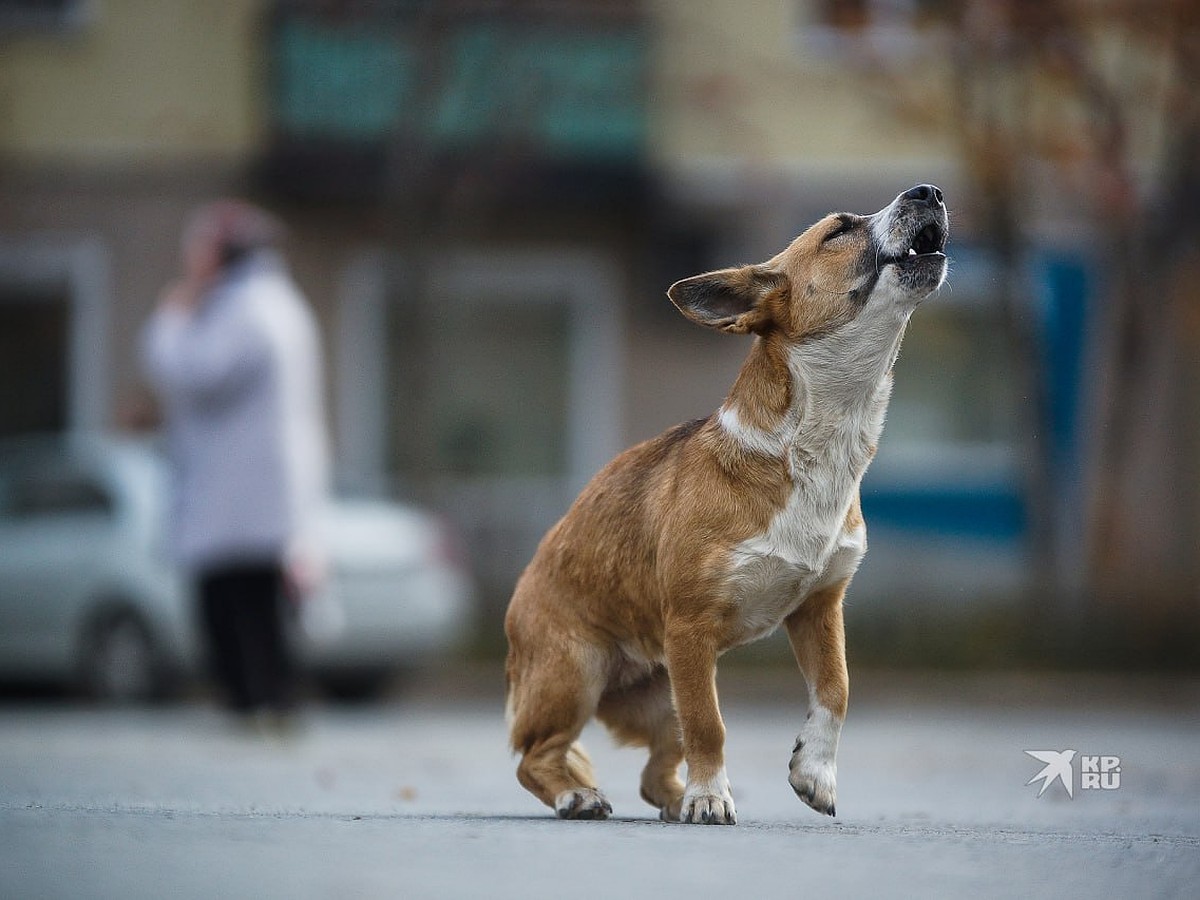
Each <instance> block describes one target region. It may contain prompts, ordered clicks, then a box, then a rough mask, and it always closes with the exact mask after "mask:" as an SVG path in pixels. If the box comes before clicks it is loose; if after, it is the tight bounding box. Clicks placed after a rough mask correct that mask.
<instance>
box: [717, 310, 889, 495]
mask: <svg viewBox="0 0 1200 900" xmlns="http://www.w3.org/2000/svg"><path fill="white" fill-rule="evenodd" d="M907 322H908V315H907V314H906V313H904V312H903V311H899V310H897V311H894V312H892V311H887V312H886V314H876V315H866V314H864V315H861V316H859V317H858V318H856V319H855V320H853V321H851V322H849V323H847V324H845V325H843V326H842V327H840V328H838V329H836V330H835V331H833V332H831V333H829V334H826V335H821V336H818V337H814V338H810V339H809V340H806V341H804V342H802V343H800V344H789V343H787V342H786V341H784V340H782V339H781V338H780V337H779V336H777V335H768V336H766V337H758V338H756V339H755V342H754V346H753V348H752V349H751V351H750V355H749V356H748V358H747V359H746V362H745V363H744V364H743V366H742V370H741V372H740V373H739V374H738V378H737V381H736V382H735V383H734V386H733V389H732V390H731V391H730V394H729V396H728V398H727V399H726V401H725V403H724V405H723V406H722V407H721V410H720V414H719V415H720V422H721V424H722V426H723V427H724V429H725V430H726V432H728V433H729V434H730V435H731V436H732V437H734V438H735V439H736V440H738V441H739V442H740V443H741V444H742V445H743V446H745V447H747V448H748V449H751V450H753V451H756V452H759V453H765V454H768V455H772V456H783V457H785V458H787V459H788V460H789V463H790V466H789V467H790V468H791V469H792V474H793V477H795V476H796V475H797V474H799V473H798V472H796V467H797V465H798V464H803V463H804V461H805V460H807V461H808V462H809V463H810V464H816V465H817V466H818V467H820V468H826V467H824V466H821V465H820V464H821V463H822V462H824V461H826V460H828V461H829V462H830V463H832V465H831V466H829V467H828V469H827V471H836V472H840V473H845V475H847V476H848V477H849V479H850V480H851V481H852V482H854V483H857V482H858V481H859V480H860V479H861V478H862V475H863V473H864V472H865V471H866V467H867V465H868V463H869V462H870V460H871V457H872V456H873V455H874V452H875V445H876V443H877V441H878V440H879V435H880V432H881V431H882V430H883V419H884V413H885V412H886V410H887V403H888V399H889V398H890V396H891V385H892V379H891V370H892V366H893V365H894V364H895V361H896V357H897V356H898V354H899V351H900V341H901V338H902V337H903V335H904V329H905V326H906V325H907ZM839 463H840V464H839ZM847 463H848V464H849V465H848V466H847ZM803 467H804V468H808V465H803Z"/></svg>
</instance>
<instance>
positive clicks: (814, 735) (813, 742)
mask: <svg viewBox="0 0 1200 900" xmlns="http://www.w3.org/2000/svg"><path fill="white" fill-rule="evenodd" d="M841 733H842V720H841V719H839V718H838V717H837V716H835V715H834V714H833V713H832V712H830V711H829V710H828V709H826V708H825V707H823V706H821V705H820V704H813V706H812V708H811V710H810V711H809V715H808V719H806V720H805V722H804V724H803V725H802V726H801V727H800V735H799V737H797V738H796V749H795V751H794V752H793V753H792V761H791V763H790V764H789V766H788V783H789V784H791V786H792V789H793V790H794V791H795V792H796V794H797V795H798V796H799V797H800V799H801V800H803V801H804V802H805V803H807V804H808V805H809V806H811V807H812V808H813V809H815V810H816V811H817V812H822V813H825V814H827V815H834V813H835V811H836V806H835V804H836V802H837V748H838V739H839V738H840V736H841Z"/></svg>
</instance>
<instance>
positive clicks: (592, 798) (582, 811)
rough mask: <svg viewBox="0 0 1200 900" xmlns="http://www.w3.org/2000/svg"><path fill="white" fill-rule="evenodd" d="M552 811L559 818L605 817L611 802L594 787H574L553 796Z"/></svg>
mask: <svg viewBox="0 0 1200 900" xmlns="http://www.w3.org/2000/svg"><path fill="white" fill-rule="evenodd" d="M554 811H555V812H556V813H558V817H559V818H560V819H607V818H608V817H609V816H611V815H612V804H611V803H609V802H608V801H607V800H605V799H604V795H603V794H602V793H600V792H599V791H598V790H596V789H595V788H575V789H574V790H571V791H563V792H562V793H561V794H559V795H558V796H557V797H555V798H554Z"/></svg>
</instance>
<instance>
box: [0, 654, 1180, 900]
mask: <svg viewBox="0 0 1200 900" xmlns="http://www.w3.org/2000/svg"><path fill="white" fill-rule="evenodd" d="M485 676H486V677H485V680H484V681H483V682H482V685H483V686H482V687H476V686H474V685H469V686H467V687H466V688H462V687H460V686H459V684H458V683H457V682H454V681H451V680H448V679H447V678H441V679H434V680H433V681H432V682H430V683H428V684H426V686H425V687H424V688H423V689H421V690H418V691H417V692H416V693H415V694H414V695H412V696H409V697H408V698H406V699H401V700H399V701H394V702H389V703H387V704H384V705H381V706H376V707H362V708H334V707H325V708H316V709H314V710H312V711H311V712H310V713H309V715H308V717H307V724H306V727H305V729H304V731H303V733H302V734H301V735H299V736H297V737H294V738H292V739H288V740H283V741H280V740H275V739H272V740H263V739H261V738H258V737H255V736H252V735H249V734H246V733H243V732H240V731H237V730H236V729H233V728H231V727H230V725H229V723H228V722H227V721H226V720H225V719H224V718H223V717H221V716H220V715H219V714H218V713H217V712H215V711H214V710H211V709H209V708H207V707H205V706H202V705H194V704H193V705H184V706H179V707H169V708H164V709H148V710H123V711H105V710H95V709H85V708H77V707H72V706H70V705H61V704H28V703H26V704H11V703H10V704H9V705H7V706H3V707H0V896H3V897H20V898H36V897H114V898H117V897H120V898H130V897H160V896H171V897H336V898H339V900H342V898H350V897H415V898H425V897H430V898H442V897H479V896H488V897H521V898H524V897H531V896H538V895H547V894H552V895H561V894H568V895H579V896H601V895H611V896H617V897H651V896H653V897H674V896H683V895H691V894H695V895H709V894H718V895H724V896H728V895H735V896H736V895H738V894H739V893H744V894H747V895H753V896H756V897H758V896H763V897H776V896H778V897H785V896H786V897H794V896H822V895H828V896H838V897H840V896H851V897H857V896H864V897H962V896H967V895H973V896H977V897H1013V896H1019V897H1055V898H1058V897H1096V896H1107V897H1194V896H1197V890H1198V886H1200V744H1198V742H1197V738H1198V737H1200V712H1198V710H1200V706H1198V704H1197V698H1198V697H1200V688H1198V686H1197V684H1196V683H1195V682H1180V681H1173V682H1172V681H1160V680H1151V681H1140V680H1128V679H1071V678H1064V677H1058V678H1045V677H1040V678H1039V677H1035V676H1020V677H1015V676H1006V677H974V678H966V677H958V678H954V677H950V676H924V677H915V676H895V675H889V674H886V673H884V674H876V675H872V674H870V673H867V674H866V675H863V676H861V677H859V678H858V679H856V687H855V691H854V697H855V699H854V701H853V704H852V709H851V714H850V718H849V719H848V722H847V725H846V729H845V732H844V734H843V740H842V747H841V752H840V755H839V792H838V804H837V805H838V812H839V818H838V819H836V820H831V819H827V818H824V817H821V816H818V815H816V814H815V813H813V812H812V811H811V810H809V809H807V807H805V806H804V805H803V804H801V803H800V801H799V800H797V799H796V798H795V796H794V795H793V794H792V792H791V790H790V788H789V787H788V784H787V763H788V759H789V757H790V754H791V746H792V740H793V738H794V736H795V731H796V728H797V726H798V723H799V720H800V717H801V716H802V715H803V710H802V708H801V703H800V700H799V698H800V697H801V696H802V691H801V690H800V688H799V684H798V681H797V679H798V676H794V675H791V674H790V673H772V674H770V675H766V676H762V675H755V676H750V677H747V676H745V675H738V674H736V673H734V674H732V675H730V676H728V677H723V678H722V693H723V700H724V702H723V708H724V712H725V717H726V722H727V726H728V733H729V738H728V754H727V756H728V768H729V773H730V778H731V780H732V782H733V785H734V794H735V799H736V802H737V805H738V815H739V823H740V824H739V825H738V826H736V827H735V828H717V827H708V828H705V827H700V826H678V825H663V824H660V823H658V822H657V821H656V820H655V819H653V817H652V816H653V811H652V810H651V809H650V808H649V807H647V806H646V805H645V804H644V803H642V802H641V800H639V799H638V797H637V775H638V771H639V770H640V767H641V763H642V757H641V754H640V752H638V751H635V750H629V749H618V748H614V747H613V746H612V744H611V742H610V741H609V739H608V737H607V735H605V734H604V733H603V732H602V731H600V730H599V729H596V728H593V729H591V730H589V732H588V733H586V734H585V737H584V741H585V744H586V745H587V746H588V749H589V750H590V751H591V753H592V756H593V758H594V760H595V762H596V767H597V771H598V775H599V778H600V780H601V786H602V787H603V788H604V789H605V790H606V792H607V793H608V796H609V798H610V800H611V801H612V803H613V806H614V808H615V813H616V819H615V820H612V821H609V822H559V821H557V820H554V819H553V818H551V815H550V813H549V811H548V810H546V809H544V808H542V807H541V806H540V805H538V804H537V803H536V802H535V801H534V800H533V798H532V797H530V796H529V795H527V794H526V793H525V792H524V791H523V790H522V789H521V788H520V787H519V786H518V785H517V783H516V779H515V778H514V776H513V769H514V762H513V760H512V759H511V758H510V756H509V754H508V752H507V750H506V749H505V746H504V728H503V721H502V711H501V705H500V697H499V692H498V690H497V688H496V684H497V683H498V682H497V680H496V679H495V678H494V677H493V676H494V673H492V672H487V673H485ZM1029 749H1037V750H1065V749H1074V750H1076V751H1077V755H1076V759H1075V761H1074V768H1073V792H1074V797H1073V799H1072V798H1069V797H1068V796H1067V794H1066V791H1065V790H1064V789H1063V786H1062V785H1061V784H1059V783H1055V784H1052V785H1050V786H1049V787H1048V788H1047V790H1046V792H1045V794H1044V795H1043V796H1042V797H1041V798H1038V797H1037V796H1036V794H1037V791H1038V784H1037V783H1035V784H1033V785H1027V784H1026V782H1028V781H1029V779H1030V778H1031V777H1033V776H1034V775H1035V774H1036V773H1037V772H1038V770H1039V769H1040V768H1041V763H1039V762H1038V761H1037V760H1035V759H1033V758H1031V757H1029V756H1028V755H1026V754H1025V753H1024V751H1025V750H1029ZM1085 756H1088V757H1104V756H1109V757H1117V758H1118V759H1119V766H1120V771H1119V775H1120V781H1119V786H1118V787H1116V788H1115V789H1111V790H1103V789H1098V788H1097V789H1084V788H1083V787H1082V782H1081V779H1082V777H1083V775H1082V772H1081V771H1080V770H1081V768H1082V763H1083V760H1082V758H1083V757H1085ZM1093 780H1095V779H1093ZM1109 781H1110V782H1111V781H1112V779H1111V778H1109Z"/></svg>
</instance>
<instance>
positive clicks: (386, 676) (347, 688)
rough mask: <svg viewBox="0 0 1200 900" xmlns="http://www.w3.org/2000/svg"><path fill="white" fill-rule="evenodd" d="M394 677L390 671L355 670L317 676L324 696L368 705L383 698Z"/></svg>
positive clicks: (394, 673)
mask: <svg viewBox="0 0 1200 900" xmlns="http://www.w3.org/2000/svg"><path fill="white" fill-rule="evenodd" d="M396 677H397V672H396V671H395V670H392V669H356V670H354V671H348V672H327V673H325V674H323V675H320V676H318V681H319V683H320V685H321V689H322V690H323V691H324V692H325V694H326V696H328V697H329V698H330V699H332V700H340V701H341V702H343V703H368V702H370V701H372V700H378V699H379V698H380V697H381V696H383V693H384V691H386V690H387V689H388V688H389V687H391V685H392V683H393V681H394V679H395V678H396Z"/></svg>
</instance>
